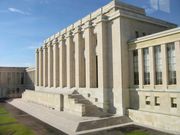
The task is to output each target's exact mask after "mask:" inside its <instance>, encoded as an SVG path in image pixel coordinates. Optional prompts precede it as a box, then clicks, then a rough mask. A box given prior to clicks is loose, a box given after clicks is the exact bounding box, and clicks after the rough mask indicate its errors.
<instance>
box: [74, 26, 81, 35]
mask: <svg viewBox="0 0 180 135" xmlns="http://www.w3.org/2000/svg"><path fill="white" fill-rule="evenodd" d="M81 32H82V27H81V26H78V27H76V28H75V29H74V31H73V34H74V35H75V34H77V33H81Z"/></svg>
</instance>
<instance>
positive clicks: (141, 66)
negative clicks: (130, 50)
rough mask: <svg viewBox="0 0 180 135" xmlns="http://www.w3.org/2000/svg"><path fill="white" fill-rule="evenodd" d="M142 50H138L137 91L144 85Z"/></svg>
mask: <svg viewBox="0 0 180 135" xmlns="http://www.w3.org/2000/svg"><path fill="white" fill-rule="evenodd" d="M143 64H144V63H143V50H142V49H138V68H139V89H143V85H144V67H143Z"/></svg>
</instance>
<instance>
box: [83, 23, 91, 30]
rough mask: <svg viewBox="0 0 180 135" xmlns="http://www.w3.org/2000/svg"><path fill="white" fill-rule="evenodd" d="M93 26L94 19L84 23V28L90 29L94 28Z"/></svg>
mask: <svg viewBox="0 0 180 135" xmlns="http://www.w3.org/2000/svg"><path fill="white" fill-rule="evenodd" d="M92 27H93V23H92V21H88V22H86V23H85V24H84V29H85V30H86V29H88V28H92Z"/></svg>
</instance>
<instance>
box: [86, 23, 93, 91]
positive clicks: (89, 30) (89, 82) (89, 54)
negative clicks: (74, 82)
mask: <svg viewBox="0 0 180 135" xmlns="http://www.w3.org/2000/svg"><path fill="white" fill-rule="evenodd" d="M83 37H84V40H85V58H86V88H94V87H96V70H95V69H96V65H95V63H96V56H95V38H94V33H93V26H92V23H91V22H87V23H86V24H85V29H84V35H83Z"/></svg>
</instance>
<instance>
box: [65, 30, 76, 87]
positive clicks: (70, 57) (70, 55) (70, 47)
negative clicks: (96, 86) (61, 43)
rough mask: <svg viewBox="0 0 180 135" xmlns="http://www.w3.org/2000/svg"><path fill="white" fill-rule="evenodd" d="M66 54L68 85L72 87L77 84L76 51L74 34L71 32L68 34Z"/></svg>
mask: <svg viewBox="0 0 180 135" xmlns="http://www.w3.org/2000/svg"><path fill="white" fill-rule="evenodd" d="M66 46H67V48H66V52H67V53H66V56H67V63H66V64H67V87H68V88H72V87H74V86H75V58H74V55H75V51H74V48H75V47H74V43H73V36H72V33H71V32H68V33H67V35H66Z"/></svg>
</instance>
